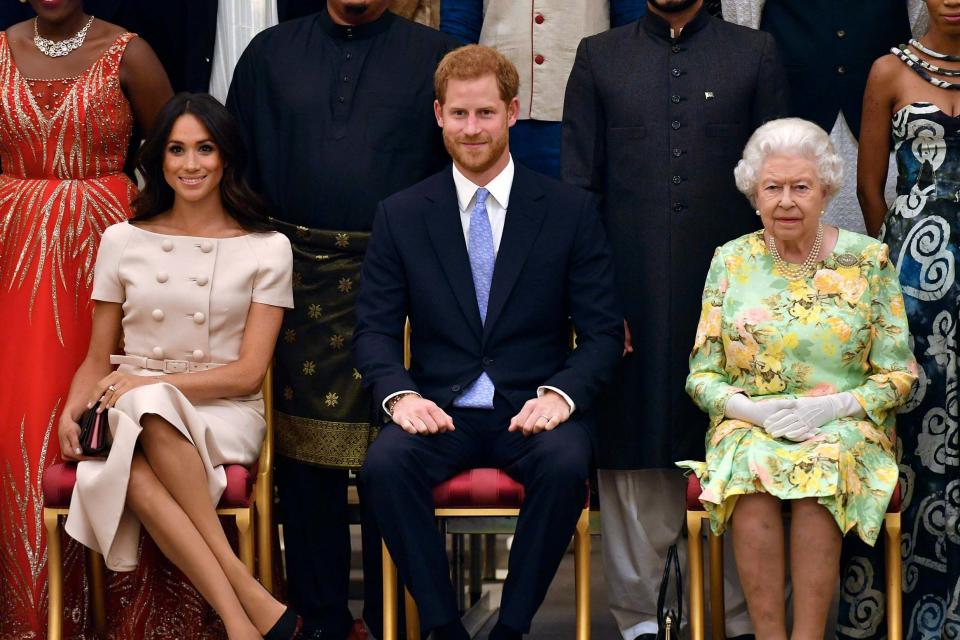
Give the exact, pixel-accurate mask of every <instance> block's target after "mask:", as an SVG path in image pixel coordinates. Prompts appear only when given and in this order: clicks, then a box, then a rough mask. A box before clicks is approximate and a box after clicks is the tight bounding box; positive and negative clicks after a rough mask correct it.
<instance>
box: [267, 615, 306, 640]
mask: <svg viewBox="0 0 960 640" xmlns="http://www.w3.org/2000/svg"><path fill="white" fill-rule="evenodd" d="M302 632H303V618H301V617H300V616H298V615H297V612H296V611H294V610H293V609H291V608H290V607H287V610H286V611H284V612H283V615H281V616H280V619H279V620H277V621H276V622H275V623H274V624H273V626H272V627H270V630H269V631H267V633H266V634H265V635H264V636H263V640H300V639H301V638H303V633H302Z"/></svg>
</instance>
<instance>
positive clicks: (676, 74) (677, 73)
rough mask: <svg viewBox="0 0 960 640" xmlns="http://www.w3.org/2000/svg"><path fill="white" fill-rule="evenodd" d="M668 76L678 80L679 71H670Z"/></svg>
mask: <svg viewBox="0 0 960 640" xmlns="http://www.w3.org/2000/svg"><path fill="white" fill-rule="evenodd" d="M670 75H672V76H673V77H674V78H679V77H680V69H673V70H671V71H670Z"/></svg>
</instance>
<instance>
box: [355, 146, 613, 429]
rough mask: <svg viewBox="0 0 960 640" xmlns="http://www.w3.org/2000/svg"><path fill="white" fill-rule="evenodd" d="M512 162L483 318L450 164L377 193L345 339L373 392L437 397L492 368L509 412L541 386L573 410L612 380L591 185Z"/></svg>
mask: <svg viewBox="0 0 960 640" xmlns="http://www.w3.org/2000/svg"><path fill="white" fill-rule="evenodd" d="M515 167H516V172H515V174H514V180H513V187H512V189H511V192H510V204H509V208H508V210H507V215H506V221H505V224H504V229H503V236H502V239H501V242H500V249H499V251H498V254H497V261H496V264H495V267H494V272H493V283H492V285H491V289H490V299H489V303H488V307H487V318H486V322H485V323H481V321H480V312H479V310H478V307H477V299H476V295H475V293H474V286H473V278H472V275H471V270H470V260H469V257H468V255H467V247H466V242H465V240H464V235H463V227H462V225H461V223H460V215H459V208H458V205H457V193H456V187H455V186H454V182H453V174H452V171H451V168H450V167H449V166H448V167H447V168H446V169H444V170H443V171H441V172H440V173H438V174H436V175H434V176H432V177H430V178H427V179H426V180H424V181H423V182H420V183H419V184H416V185H414V186H413V187H410V188H409V189H406V190H404V191H401V192H399V193H397V194H395V195H393V196H391V197H389V198H387V199H386V200H384V201H383V202H381V203H380V205H379V206H378V209H377V213H376V219H375V221H374V224H373V235H372V237H371V239H370V244H369V245H368V247H367V252H366V255H365V257H364V261H363V272H362V276H361V280H360V290H359V293H358V297H357V304H356V310H357V327H356V331H355V333H354V338H353V340H354V344H353V350H354V356H355V360H356V364H357V368H358V369H359V370H360V373H361V374H362V376H363V381H364V384H365V385H366V386H367V387H369V388H370V389H371V390H372V392H373V395H374V398H375V400H376V402H377V404H378V405H380V404H381V403H382V402H383V400H384V399H385V398H386V397H387V396H389V395H390V394H392V393H396V392H397V391H401V390H405V389H409V390H413V391H418V392H419V393H420V394H422V395H423V396H424V397H426V398H429V399H430V400H433V401H434V402H436V403H437V404H438V405H439V406H440V407H442V408H445V407H447V406H449V405H450V404H451V403H452V402H453V400H454V398H455V397H456V396H457V395H459V394H460V393H461V392H462V391H463V389H465V388H466V387H467V386H468V385H469V384H470V383H471V382H473V381H474V380H475V379H476V378H478V377H479V376H480V374H481V372H483V371H486V372H487V375H489V376H490V379H491V380H493V383H494V386H495V387H496V389H497V392H498V393H500V394H501V395H502V396H503V397H504V398H506V399H507V401H508V402H509V403H510V404H511V405H512V407H513V408H514V410H515V411H519V410H520V408H521V407H522V406H523V403H524V402H526V401H527V400H529V399H530V398H532V397H534V396H535V395H536V392H537V387H539V386H541V385H549V386H553V387H557V388H558V389H561V390H562V391H563V392H564V393H566V394H567V395H569V396H570V397H571V398H572V399H573V401H574V402H575V403H576V406H577V413H578V414H579V413H580V412H581V411H587V410H588V409H589V408H590V405H591V403H592V402H593V400H594V398H595V397H596V395H597V392H598V391H599V390H600V387H601V385H603V384H604V383H605V382H606V381H607V380H608V377H609V375H610V373H611V372H612V370H613V367H614V365H615V364H616V362H617V360H618V359H619V358H620V355H621V352H622V349H623V315H622V313H621V312H620V309H619V306H618V304H617V302H616V294H615V289H614V284H613V264H612V261H611V258H610V250H609V247H608V245H607V240H606V236H605V234H604V231H603V226H602V225H601V222H600V216H599V214H598V212H597V206H596V202H595V200H594V197H593V196H591V195H590V194H588V193H587V192H586V191H583V190H581V189H579V188H577V187H572V186H569V185H566V184H563V183H561V182H558V181H556V180H553V179H552V178H548V177H546V176H543V175H540V174H538V173H535V172H533V171H531V170H529V169H526V168H525V167H523V166H521V165H519V164H515ZM408 316H409V318H410V326H411V349H412V356H413V357H412V361H413V362H412V366H411V369H410V370H409V371H407V370H406V369H404V367H403V326H404V319H405V318H406V317H408ZM571 322H572V323H573V326H574V328H575V329H576V331H577V348H576V349H573V350H571V349H570V346H569V337H570V325H571Z"/></svg>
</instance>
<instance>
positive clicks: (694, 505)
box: [687, 473, 900, 513]
mask: <svg viewBox="0 0 960 640" xmlns="http://www.w3.org/2000/svg"><path fill="white" fill-rule="evenodd" d="M701 491H702V490H701V488H700V479H699V478H698V477H697V476H695V475H694V474H692V473H691V474H690V477H689V478H687V511H704V508H703V503H702V502H700V493H701ZM887 513H900V483H899V482H898V483H897V484H896V485H894V487H893V495H892V496H890V502H889V503H888V504H887Z"/></svg>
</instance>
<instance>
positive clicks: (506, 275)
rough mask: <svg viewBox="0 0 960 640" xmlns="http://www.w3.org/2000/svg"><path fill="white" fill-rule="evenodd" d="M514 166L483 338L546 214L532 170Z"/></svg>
mask: <svg viewBox="0 0 960 640" xmlns="http://www.w3.org/2000/svg"><path fill="white" fill-rule="evenodd" d="M515 166H516V173H515V174H514V178H513V186H512V187H511V189H510V206H509V208H508V209H507V217H506V220H505V222H504V227H503V237H501V239H500V250H499V251H498V252H497V262H496V264H495V265H494V268H493V283H492V284H491V285H490V301H489V302H488V303H487V319H486V321H485V322H484V323H483V335H484V338H486V337H487V336H489V335H490V331H491V329H492V328H493V325H494V324H496V322H497V318H498V317H499V316H500V313H501V312H502V311H503V307H504V305H505V304H506V302H507V298H509V297H510V292H511V291H512V290H513V285H514V284H516V282H517V277H518V276H519V275H520V271H521V270H522V269H523V265H524V263H525V262H526V261H527V256H528V255H529V254H530V251H531V249H532V248H533V244H534V241H535V240H536V238H537V235H538V234H539V233H540V227H541V226H542V225H543V218H544V216H545V214H546V211H545V205H544V202H543V200H542V198H543V191H542V190H541V189H540V187H539V185H537V184H536V182H535V181H534V180H533V179H532V172H530V171H529V170H528V169H525V168H524V167H522V166H520V165H519V164H518V165H515Z"/></svg>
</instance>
